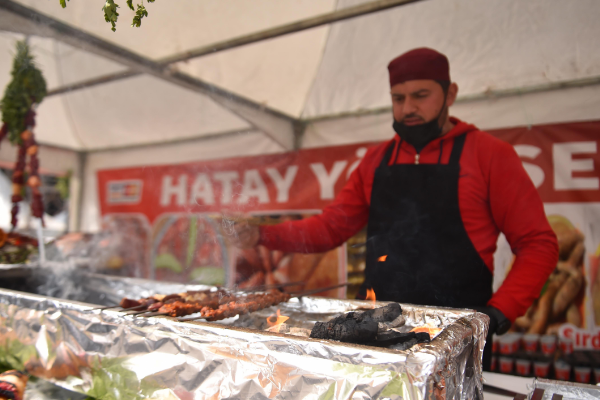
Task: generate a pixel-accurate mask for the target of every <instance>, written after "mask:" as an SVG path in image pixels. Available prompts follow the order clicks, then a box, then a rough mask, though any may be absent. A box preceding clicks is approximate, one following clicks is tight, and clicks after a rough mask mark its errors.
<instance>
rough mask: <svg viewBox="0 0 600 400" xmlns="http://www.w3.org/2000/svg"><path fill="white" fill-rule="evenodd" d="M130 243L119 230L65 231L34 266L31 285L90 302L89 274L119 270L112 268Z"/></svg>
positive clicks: (43, 292)
mask: <svg viewBox="0 0 600 400" xmlns="http://www.w3.org/2000/svg"><path fill="white" fill-rule="evenodd" d="M130 242H131V240H130V241H129V243H130ZM127 247H128V241H127V238H125V237H124V235H123V234H120V233H117V232H109V231H104V232H101V233H98V234H93V235H92V234H81V233H75V234H69V235H65V236H63V237H62V238H60V239H59V240H57V241H55V242H53V243H50V244H48V245H46V260H45V261H43V262H40V263H39V267H38V268H34V269H33V270H32V275H31V278H30V280H29V287H30V288H31V289H32V291H33V292H34V293H36V294H39V295H43V296H49V297H55V298H59V299H64V300H74V301H82V302H88V301H89V297H90V293H89V290H88V289H87V288H86V285H85V281H84V280H85V279H86V274H87V273H106V272H112V271H116V269H115V270H111V269H110V268H111V266H114V264H116V263H120V262H122V260H123V258H122V252H123V249H124V248H127ZM133 247H134V248H135V247H136V246H133ZM40 261H42V260H40ZM118 266H119V267H121V266H122V265H118Z"/></svg>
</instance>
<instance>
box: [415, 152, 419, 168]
mask: <svg viewBox="0 0 600 400" xmlns="http://www.w3.org/2000/svg"><path fill="white" fill-rule="evenodd" d="M418 164H419V153H417V154H415V165H418Z"/></svg>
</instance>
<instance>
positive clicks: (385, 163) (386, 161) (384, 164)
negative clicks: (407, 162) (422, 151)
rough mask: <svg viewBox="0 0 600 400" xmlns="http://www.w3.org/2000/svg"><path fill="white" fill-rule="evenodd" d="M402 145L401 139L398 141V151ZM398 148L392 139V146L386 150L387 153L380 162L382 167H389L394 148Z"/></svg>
mask: <svg viewBox="0 0 600 400" xmlns="http://www.w3.org/2000/svg"><path fill="white" fill-rule="evenodd" d="M400 145H402V139H400V141H399V142H398V151H400ZM395 148H396V146H395V144H394V141H393V140H392V143H391V144H390V146H388V148H387V151H386V152H385V154H384V155H383V158H382V159H381V163H379V166H380V167H387V166H388V164H389V162H390V158H391V157H392V154H393V153H394V149H395Z"/></svg>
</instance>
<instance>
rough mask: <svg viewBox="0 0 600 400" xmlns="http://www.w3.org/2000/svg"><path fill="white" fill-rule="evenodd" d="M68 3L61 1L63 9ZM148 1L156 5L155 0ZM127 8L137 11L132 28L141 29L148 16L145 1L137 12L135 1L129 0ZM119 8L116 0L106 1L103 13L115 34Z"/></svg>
mask: <svg viewBox="0 0 600 400" xmlns="http://www.w3.org/2000/svg"><path fill="white" fill-rule="evenodd" d="M67 1H69V0H60V5H61V6H62V8H65V7H67ZM146 1H147V2H148V3H154V0H146ZM127 7H129V8H130V9H131V11H135V17H133V22H132V23H131V26H134V27H136V28H139V27H140V26H141V25H142V18H144V17H147V16H148V11H146V7H144V0H142V3H141V4H137V10H136V9H135V8H133V0H127ZM117 8H119V5H118V4H117V3H115V1H114V0H106V2H105V3H104V7H102V11H104V20H105V21H106V22H109V23H110V24H111V25H112V28H111V29H112V31H113V32H115V31H116V30H117V20H118V19H119V12H118V11H117Z"/></svg>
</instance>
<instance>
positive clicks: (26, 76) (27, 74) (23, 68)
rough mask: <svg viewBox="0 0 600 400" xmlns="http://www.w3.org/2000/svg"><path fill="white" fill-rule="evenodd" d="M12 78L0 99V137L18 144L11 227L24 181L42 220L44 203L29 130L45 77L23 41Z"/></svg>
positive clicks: (35, 154)
mask: <svg viewBox="0 0 600 400" xmlns="http://www.w3.org/2000/svg"><path fill="white" fill-rule="evenodd" d="M11 75H12V81H11V82H10V83H9V84H8V86H7V87H6V90H5V91H4V97H3V98H2V101H1V102H0V106H1V107H2V122H3V125H2V129H0V141H2V139H4V137H5V136H7V135H8V140H9V141H10V142H11V143H12V144H13V145H15V146H18V147H19V149H18V151H17V163H16V165H15V170H14V172H13V176H12V182H13V186H12V187H13V194H12V204H13V205H12V210H11V224H12V227H13V229H14V228H15V227H16V226H17V214H18V213H19V202H20V201H22V200H23V194H24V193H25V190H24V189H25V187H24V185H25V183H27V186H29V187H30V188H31V193H32V201H31V213H32V214H33V216H34V217H37V218H40V219H41V220H42V224H44V220H43V218H42V217H43V215H44V205H43V203H42V194H41V193H40V189H39V188H40V185H41V183H42V182H41V180H40V175H39V171H38V169H39V166H40V163H39V160H38V156H37V153H38V145H37V143H36V141H35V136H34V134H33V127H34V126H35V111H34V108H35V106H36V105H37V104H40V103H41V101H42V100H43V99H44V97H45V96H46V81H45V80H44V77H43V76H42V72H41V71H40V70H39V69H37V67H36V66H35V63H34V60H33V56H32V55H31V53H30V50H29V46H28V45H27V42H25V41H21V42H17V54H16V55H15V58H14V60H13V68H12V71H11ZM27 156H29V176H28V178H27V181H25V163H26V157H27Z"/></svg>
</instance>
